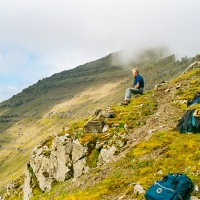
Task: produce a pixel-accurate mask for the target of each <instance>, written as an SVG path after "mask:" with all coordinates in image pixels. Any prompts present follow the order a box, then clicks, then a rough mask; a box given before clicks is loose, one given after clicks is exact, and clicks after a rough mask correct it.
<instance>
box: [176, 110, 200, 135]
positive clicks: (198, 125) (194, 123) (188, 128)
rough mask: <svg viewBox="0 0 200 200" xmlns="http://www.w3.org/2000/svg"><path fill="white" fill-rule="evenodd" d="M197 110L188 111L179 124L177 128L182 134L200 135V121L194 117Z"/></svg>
mask: <svg viewBox="0 0 200 200" xmlns="http://www.w3.org/2000/svg"><path fill="white" fill-rule="evenodd" d="M194 112H195V110H187V111H186V112H185V114H184V115H183V116H182V118H181V120H180V121H179V123H178V124H177V126H176V128H177V129H178V130H179V131H180V133H188V132H192V133H200V119H199V118H198V117H194V115H193V113H194Z"/></svg>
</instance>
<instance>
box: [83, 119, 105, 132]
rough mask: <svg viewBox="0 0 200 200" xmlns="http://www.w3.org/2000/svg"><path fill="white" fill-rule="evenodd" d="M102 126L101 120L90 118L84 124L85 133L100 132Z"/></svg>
mask: <svg viewBox="0 0 200 200" xmlns="http://www.w3.org/2000/svg"><path fill="white" fill-rule="evenodd" d="M103 126H104V122H103V121H97V120H91V121H89V122H87V123H86V124H85V126H84V131H85V132H87V133H102V129H103Z"/></svg>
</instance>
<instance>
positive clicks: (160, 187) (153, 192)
mask: <svg viewBox="0 0 200 200" xmlns="http://www.w3.org/2000/svg"><path fill="white" fill-rule="evenodd" d="M193 189H194V184H193V182H192V181H191V180H190V178H188V177H187V176H186V175H185V174H168V175H166V176H164V177H163V178H162V179H161V180H158V181H156V182H155V183H154V184H153V185H152V186H151V187H150V188H149V189H148V190H147V191H146V193H145V195H144V196H145V198H146V200H189V199H190V195H191V192H192V191H193Z"/></svg>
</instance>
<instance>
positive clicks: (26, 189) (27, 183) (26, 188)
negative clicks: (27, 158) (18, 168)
mask: <svg viewBox="0 0 200 200" xmlns="http://www.w3.org/2000/svg"><path fill="white" fill-rule="evenodd" d="M28 167H29V164H27V168H26V169H25V179H24V188H23V191H24V198H23V200H29V199H30V198H31V197H32V196H33V191H32V187H31V185H30V182H31V176H32V175H31V173H30V172H29V170H28Z"/></svg>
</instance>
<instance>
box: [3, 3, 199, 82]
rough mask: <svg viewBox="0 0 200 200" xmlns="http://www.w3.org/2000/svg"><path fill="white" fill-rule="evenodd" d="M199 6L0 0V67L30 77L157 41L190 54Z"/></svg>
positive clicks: (195, 46) (8, 73)
mask: <svg viewBox="0 0 200 200" xmlns="http://www.w3.org/2000/svg"><path fill="white" fill-rule="evenodd" d="M199 7H200V1H199V0H176V1H174V0H161V1H158V0H84V1H82V0H26V1H25V0H18V1H16V0H1V1H0V29H1V31H0V73H1V75H4V76H7V77H8V79H9V77H13V76H14V75H16V76H17V77H18V80H19V78H20V79H21V81H22V82H26V81H29V82H30V83H33V82H36V81H37V80H38V79H40V78H42V77H46V76H49V75H51V74H53V73H55V72H59V71H62V70H65V69H69V68H73V67H76V66H77V65H80V64H84V63H85V62H89V61H91V60H94V59H98V58H100V57H102V56H105V55H107V54H109V53H111V52H114V51H118V50H122V49H127V48H132V49H138V48H140V49H141V48H144V47H145V48H148V47H155V46H161V45H164V46H169V48H170V49H171V51H172V52H174V53H178V54H179V55H181V56H185V55H189V56H194V55H195V54H196V53H199V52H198V51H199V49H200V43H199V42H198V40H199V35H200V28H199V27H200V12H199ZM4 78H5V77H4ZM0 82H2V81H1V80H0ZM26 83H27V82H26ZM16 85H17V83H16Z"/></svg>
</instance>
